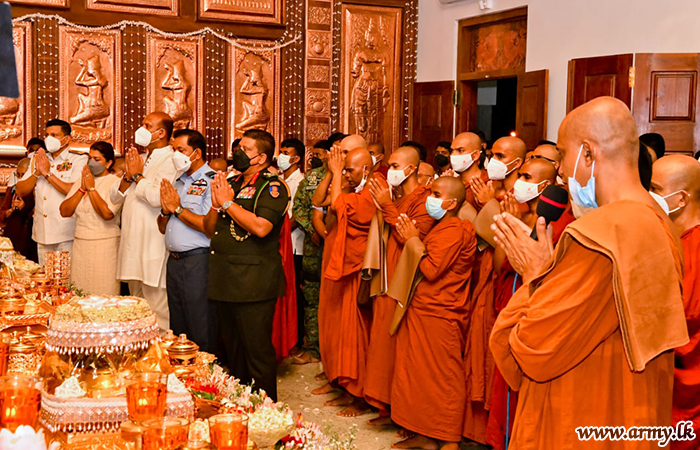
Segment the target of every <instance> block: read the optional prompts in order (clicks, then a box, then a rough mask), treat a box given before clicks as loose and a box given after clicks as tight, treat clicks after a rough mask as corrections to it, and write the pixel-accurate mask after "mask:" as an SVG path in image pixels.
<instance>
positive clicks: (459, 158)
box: [450, 153, 474, 173]
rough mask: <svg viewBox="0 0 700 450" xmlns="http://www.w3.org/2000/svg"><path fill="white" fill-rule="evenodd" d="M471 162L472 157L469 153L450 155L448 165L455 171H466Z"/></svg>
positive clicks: (472, 162)
mask: <svg viewBox="0 0 700 450" xmlns="http://www.w3.org/2000/svg"><path fill="white" fill-rule="evenodd" d="M472 164H474V159H472V154H471V153H468V154H462V155H456V154H452V155H450V165H451V166H452V170H454V171H455V172H457V173H462V172H464V171H466V170H467V169H469V168H470V167H471V166H472Z"/></svg>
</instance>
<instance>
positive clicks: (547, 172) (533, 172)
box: [518, 158, 557, 192]
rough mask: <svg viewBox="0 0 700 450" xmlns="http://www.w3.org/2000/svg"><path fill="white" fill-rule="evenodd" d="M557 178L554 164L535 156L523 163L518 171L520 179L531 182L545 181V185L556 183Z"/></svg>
mask: <svg viewBox="0 0 700 450" xmlns="http://www.w3.org/2000/svg"><path fill="white" fill-rule="evenodd" d="M556 178H557V171H556V170H555V169H554V165H553V164H552V163H550V162H549V161H547V160H546V159H542V158H534V159H531V160H529V161H528V162H526V163H525V164H523V165H522V166H521V167H520V170H519V171H518V179H520V180H523V181H527V182H530V183H537V184H539V183H543V186H545V185H546V186H549V185H550V184H554V182H555V181H556ZM544 182H548V183H544ZM543 189H544V188H543ZM540 192H541V191H540Z"/></svg>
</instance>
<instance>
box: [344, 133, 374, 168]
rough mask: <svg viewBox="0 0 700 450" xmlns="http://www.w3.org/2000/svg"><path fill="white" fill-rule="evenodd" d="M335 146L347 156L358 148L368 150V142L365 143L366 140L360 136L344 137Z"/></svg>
mask: <svg viewBox="0 0 700 450" xmlns="http://www.w3.org/2000/svg"><path fill="white" fill-rule="evenodd" d="M335 146H336V147H337V148H340V150H341V151H342V152H343V153H344V154H346V155H347V154H348V153H349V152H350V151H351V150H354V149H356V148H365V149H366V148H367V141H365V138H363V137H362V136H360V135H359V134H351V135H349V136H346V137H344V138H343V139H342V140H341V141H340V142H339V143H338V144H335ZM372 162H374V161H372ZM372 167H374V166H372Z"/></svg>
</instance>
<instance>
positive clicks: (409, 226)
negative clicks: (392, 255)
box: [396, 214, 420, 242]
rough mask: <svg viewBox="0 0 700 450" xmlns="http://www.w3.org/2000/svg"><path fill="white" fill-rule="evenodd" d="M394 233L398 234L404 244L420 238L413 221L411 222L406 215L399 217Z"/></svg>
mask: <svg viewBox="0 0 700 450" xmlns="http://www.w3.org/2000/svg"><path fill="white" fill-rule="evenodd" d="M396 231H398V232H399V234H400V235H401V237H402V238H403V240H404V242H405V241H408V240H409V239H411V238H414V237H419V236H420V232H419V231H418V228H416V223H415V221H413V220H411V219H410V218H409V217H408V216H407V215H406V214H401V215H399V219H398V222H397V223H396Z"/></svg>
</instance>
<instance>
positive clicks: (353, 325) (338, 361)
mask: <svg viewBox="0 0 700 450" xmlns="http://www.w3.org/2000/svg"><path fill="white" fill-rule="evenodd" d="M328 169H329V173H328V174H327V175H326V177H329V179H330V194H329V201H330V207H329V214H332V215H334V216H335V223H334V224H333V226H332V229H331V230H330V231H329V232H328V236H327V237H326V241H325V242H326V243H325V248H324V251H323V263H322V267H323V279H322V280H321V291H320V295H319V309H318V325H319V343H320V348H321V360H322V361H323V367H324V369H325V373H326V377H327V378H328V380H329V381H330V382H332V383H337V385H338V386H339V387H340V388H341V389H342V390H343V392H342V394H341V395H340V397H338V398H336V399H334V400H332V401H328V402H326V405H328V406H346V408H345V409H343V410H341V411H339V412H338V414H339V415H341V416H346V417H350V416H356V415H360V414H363V413H365V412H368V411H369V407H368V405H367V404H366V403H365V401H364V398H363V389H364V378H365V368H366V354H367V346H368V343H369V331H370V329H369V324H368V323H367V322H366V321H365V319H364V317H363V316H362V314H361V311H360V310H359V308H358V306H357V294H358V290H359V286H360V278H359V273H360V269H361V268H362V262H363V257H364V254H365V247H366V245H367V233H368V231H369V225H370V222H371V220H372V217H373V216H374V214H375V211H376V208H375V204H374V201H373V200H372V197H371V195H370V193H369V188H368V186H367V180H369V178H370V177H371V176H372V157H371V156H370V154H369V152H368V151H367V150H366V149H363V148H358V149H354V150H351V151H350V152H348V153H347V154H346V155H345V158H344V159H343V154H342V150H341V149H338V148H333V149H331V157H330V161H329V164H328ZM343 180H345V182H346V183H347V185H348V187H349V188H350V189H351V190H352V192H350V193H343V192H342V191H343ZM321 188H322V187H321V186H319V188H318V189H317V191H318V190H320V189H321ZM314 205H316V195H315V194H314Z"/></svg>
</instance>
